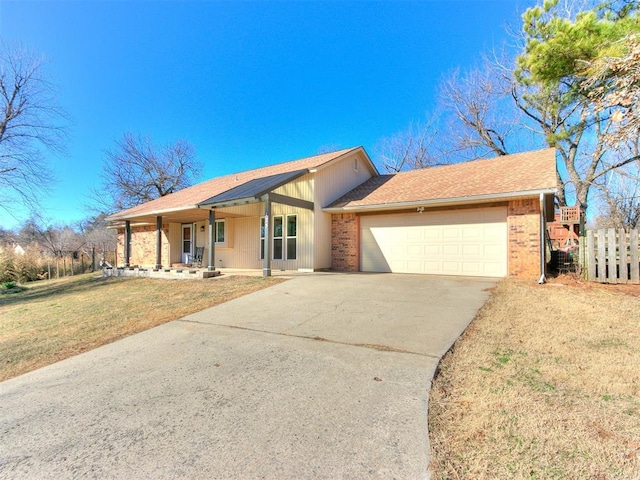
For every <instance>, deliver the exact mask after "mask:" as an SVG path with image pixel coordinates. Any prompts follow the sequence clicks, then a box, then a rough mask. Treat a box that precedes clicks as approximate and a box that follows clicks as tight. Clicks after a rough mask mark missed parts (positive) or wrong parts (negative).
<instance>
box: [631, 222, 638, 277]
mask: <svg viewBox="0 0 640 480" xmlns="http://www.w3.org/2000/svg"><path fill="white" fill-rule="evenodd" d="M638 233H639V231H638V230H631V231H630V232H629V248H630V249H631V281H632V282H633V283H640V258H638Z"/></svg>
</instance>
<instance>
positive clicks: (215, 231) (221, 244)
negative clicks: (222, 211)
mask: <svg viewBox="0 0 640 480" xmlns="http://www.w3.org/2000/svg"><path fill="white" fill-rule="evenodd" d="M214 223H215V225H214V226H213V236H214V239H215V245H216V247H223V248H224V247H226V246H227V245H228V243H229V242H228V238H229V236H228V232H227V219H226V218H220V219H217V218H216V220H215V222H214ZM219 223H222V224H223V225H224V227H223V237H224V240H223V241H222V242H219V241H218V224H219Z"/></svg>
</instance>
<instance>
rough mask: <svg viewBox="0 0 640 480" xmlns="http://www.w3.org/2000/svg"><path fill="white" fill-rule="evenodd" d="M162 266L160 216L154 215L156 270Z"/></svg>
mask: <svg viewBox="0 0 640 480" xmlns="http://www.w3.org/2000/svg"><path fill="white" fill-rule="evenodd" d="M161 268H162V216H160V215H158V216H157V217H156V266H155V269H156V270H160V269H161Z"/></svg>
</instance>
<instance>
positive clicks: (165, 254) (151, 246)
mask: <svg viewBox="0 0 640 480" xmlns="http://www.w3.org/2000/svg"><path fill="white" fill-rule="evenodd" d="M168 235H169V224H166V223H165V224H163V225H162V240H161V243H162V253H161V261H162V266H163V267H168V266H169V238H168ZM156 242H157V237H156V227H155V225H143V226H139V227H132V228H131V258H130V259H129V263H130V264H131V265H139V266H141V267H149V268H152V267H154V266H155V264H156ZM124 263H125V258H124V228H119V229H118V265H119V266H122V265H124Z"/></svg>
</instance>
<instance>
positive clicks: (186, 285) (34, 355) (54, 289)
mask: <svg viewBox="0 0 640 480" xmlns="http://www.w3.org/2000/svg"><path fill="white" fill-rule="evenodd" d="M281 281H282V279H277V278H268V279H265V278H262V277H242V276H231V277H221V278H214V279H204V280H157V279H148V278H102V277H99V276H98V277H97V276H96V274H86V275H77V276H74V277H67V278H64V279H60V280H48V281H41V282H35V283H33V284H29V285H28V286H27V287H26V288H23V289H11V290H12V291H14V293H7V292H6V291H5V293H2V294H0V381H2V380H6V379H8V378H11V377H15V376H17V375H20V374H22V373H25V372H28V371H30V370H35V369H36V368H40V367H43V366H45V365H49V364H51V363H54V362H57V361H58V360H62V359H64V358H67V357H71V356H73V355H76V354H78V353H80V352H84V351H86V350H90V349H92V348H96V347H99V346H100V345H104V344H106V343H110V342H113V341H114V340H117V339H119V338H122V337H125V336H127V335H131V334H133V333H137V332H141V331H143V330H146V329H148V328H151V327H154V326H156V325H160V324H162V323H166V322H169V321H171V320H175V319H178V318H181V317H183V316H185V315H188V314H190V313H194V312H197V311H199V310H202V309H204V308H207V307H211V306H213V305H217V304H219V303H223V302H226V301H227V300H231V299H232V298H236V297H239V296H242V295H245V294H247V293H250V292H254V291H256V290H260V289H262V288H265V287H268V286H270V285H274V284H275V283H278V282H281Z"/></svg>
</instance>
